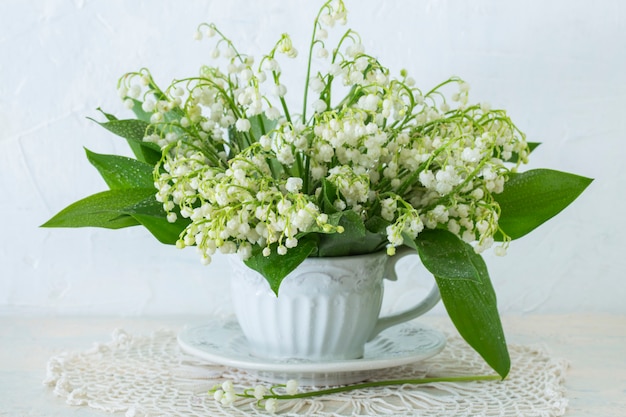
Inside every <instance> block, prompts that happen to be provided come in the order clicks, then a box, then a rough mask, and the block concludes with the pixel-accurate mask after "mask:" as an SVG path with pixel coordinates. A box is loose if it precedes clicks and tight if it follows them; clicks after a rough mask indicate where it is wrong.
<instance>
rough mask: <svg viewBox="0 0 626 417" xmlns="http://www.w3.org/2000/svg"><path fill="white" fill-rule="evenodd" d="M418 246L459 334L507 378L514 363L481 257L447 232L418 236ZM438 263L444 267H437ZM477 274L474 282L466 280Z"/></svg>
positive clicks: (441, 231) (436, 231)
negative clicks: (512, 362) (447, 256)
mask: <svg viewBox="0 0 626 417" xmlns="http://www.w3.org/2000/svg"><path fill="white" fill-rule="evenodd" d="M453 238H454V239H456V242H454V241H453ZM440 245H441V248H438V246H440ZM416 246H417V249H418V253H419V255H420V258H421V259H422V262H423V263H424V266H426V268H427V269H428V270H429V271H430V272H431V273H432V274H433V275H434V276H435V280H436V281H437V286H438V287H439V291H440V293H441V299H442V301H443V304H444V306H445V307H446V310H447V311H448V315H449V316H450V319H451V320H452V322H453V323H454V325H455V327H456V328H457V330H458V331H459V334H460V335H461V336H462V337H463V339H465V341H466V342H467V343H468V344H469V345H470V346H471V347H472V348H474V350H476V352H478V354H480V355H481V356H482V358H483V359H484V360H485V362H487V364H489V366H491V367H492V368H493V369H494V370H495V371H496V372H497V373H498V374H499V375H500V376H501V377H502V378H505V377H506V376H507V375H508V373H509V370H510V368H511V360H510V357H509V352H508V349H507V345H506V340H505V338H504V331H503V330H502V323H501V322H500V315H499V314H498V307H497V300H496V294H495V291H494V289H493V286H492V285H491V280H490V279H489V273H488V271H487V266H486V265H485V262H484V261H483V259H482V257H481V256H480V255H478V254H476V253H474V250H473V248H472V247H471V246H470V245H468V244H467V243H465V242H463V241H462V240H460V239H459V238H458V237H456V236H455V235H453V234H452V233H450V232H448V231H445V230H425V231H423V232H422V233H420V234H419V235H418V239H417V240H416ZM445 250H450V253H449V258H450V259H448V260H446V259H442V258H444V257H443V252H444V251H445ZM438 261H442V262H444V263H445V265H444V266H443V267H442V266H440V265H437V262H438ZM454 271H458V273H456V274H455V273H454ZM441 273H443V274H445V275H441ZM474 274H476V277H474V278H473V279H465V278H467V277H468V276H470V275H474Z"/></svg>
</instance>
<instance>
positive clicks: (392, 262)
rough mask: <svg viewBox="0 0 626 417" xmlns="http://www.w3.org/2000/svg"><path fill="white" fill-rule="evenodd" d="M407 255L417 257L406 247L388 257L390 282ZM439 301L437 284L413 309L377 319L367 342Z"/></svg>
mask: <svg viewBox="0 0 626 417" xmlns="http://www.w3.org/2000/svg"><path fill="white" fill-rule="evenodd" d="M407 255H417V253H416V252H415V250H413V249H411V248H408V247H406V246H402V247H399V248H397V251H396V254H395V255H394V256H392V257H390V258H389V259H388V261H387V266H386V267H385V278H387V279H389V280H391V281H395V280H397V279H398V275H397V273H396V264H397V263H398V261H399V260H400V259H402V258H403V257H405V256H407ZM439 300H441V295H440V294H439V287H437V283H435V284H434V285H433V287H432V288H431V290H430V292H429V293H428V295H427V296H426V297H425V298H424V299H423V300H421V301H420V302H419V303H417V304H416V305H415V306H414V307H411V308H409V309H408V310H405V311H403V312H401V313H397V314H392V315H390V316H385V317H379V318H378V321H377V322H376V326H374V330H373V331H372V334H371V335H370V337H369V339H368V341H370V340H372V339H373V338H374V337H376V336H377V335H378V333H380V332H382V331H383V330H385V329H386V328H388V327H391V326H395V325H396V324H400V323H403V322H405V321H409V320H411V319H414V318H416V317H419V316H421V315H422V314H424V313H426V312H427V311H429V310H430V309H432V308H433V307H434V306H435V305H437V303H438V302H439Z"/></svg>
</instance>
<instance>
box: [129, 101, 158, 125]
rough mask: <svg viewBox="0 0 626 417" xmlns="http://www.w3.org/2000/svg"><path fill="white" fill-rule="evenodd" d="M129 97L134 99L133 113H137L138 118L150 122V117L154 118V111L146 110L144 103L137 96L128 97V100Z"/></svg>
mask: <svg viewBox="0 0 626 417" xmlns="http://www.w3.org/2000/svg"><path fill="white" fill-rule="evenodd" d="M129 99H130V100H132V101H133V107H132V108H131V110H132V111H133V113H135V116H136V117H137V119H139V120H143V121H144V122H150V119H151V118H152V113H148V112H146V111H144V109H143V107H142V106H143V103H142V102H141V101H139V100H137V99H135V98H129V97H127V100H129Z"/></svg>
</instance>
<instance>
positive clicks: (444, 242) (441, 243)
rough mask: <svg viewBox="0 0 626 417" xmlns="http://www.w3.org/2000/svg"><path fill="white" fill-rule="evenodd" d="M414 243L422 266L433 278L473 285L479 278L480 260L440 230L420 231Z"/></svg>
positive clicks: (480, 272) (459, 242)
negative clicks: (463, 281) (455, 280)
mask: <svg viewBox="0 0 626 417" xmlns="http://www.w3.org/2000/svg"><path fill="white" fill-rule="evenodd" d="M415 244H416V246H417V250H418V252H419V254H420V258H421V259H422V263H423V264H424V266H425V267H426V268H427V269H428V270H429V271H430V272H432V274H433V275H435V276H438V277H440V278H445V279H457V280H458V279H464V280H470V281H477V282H480V280H481V279H482V272H483V271H482V266H483V259H482V258H481V257H480V256H478V257H477V256H476V252H474V248H472V247H471V246H470V245H468V244H466V243H465V242H463V241H461V240H460V239H459V238H458V237H457V236H456V235H454V234H453V233H450V232H448V231H447V230H442V229H435V230H424V231H422V232H421V233H420V234H419V235H418V236H417V239H416V240H415Z"/></svg>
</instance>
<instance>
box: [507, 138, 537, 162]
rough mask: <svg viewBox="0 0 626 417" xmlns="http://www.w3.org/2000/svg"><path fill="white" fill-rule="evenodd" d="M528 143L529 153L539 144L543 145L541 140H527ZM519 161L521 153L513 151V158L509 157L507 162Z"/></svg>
mask: <svg viewBox="0 0 626 417" xmlns="http://www.w3.org/2000/svg"><path fill="white" fill-rule="evenodd" d="M527 144H528V150H529V153H532V151H534V150H535V149H537V147H538V146H539V145H541V142H527ZM517 161H519V154H518V153H513V155H512V156H511V159H509V160H508V161H507V162H512V163H516V162H517Z"/></svg>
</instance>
